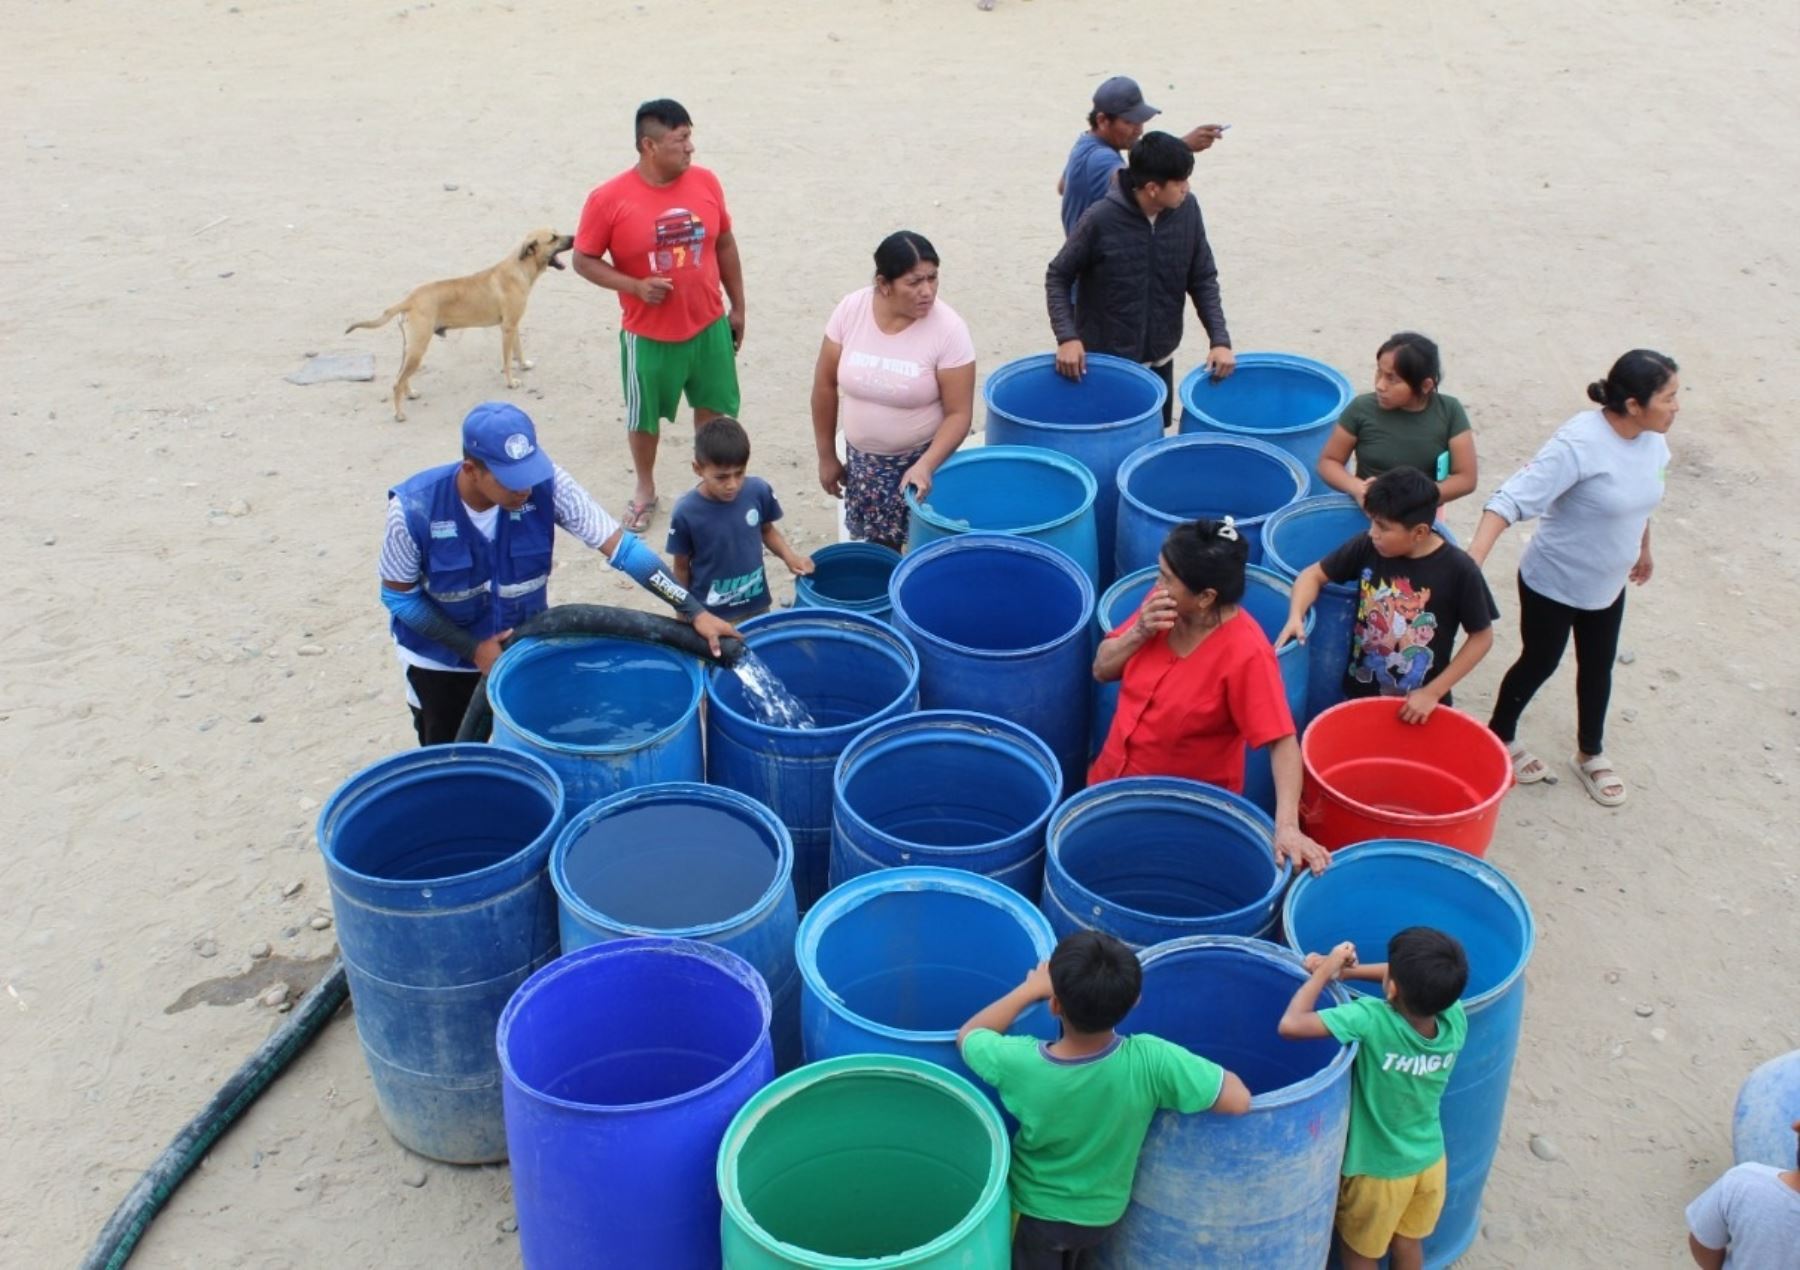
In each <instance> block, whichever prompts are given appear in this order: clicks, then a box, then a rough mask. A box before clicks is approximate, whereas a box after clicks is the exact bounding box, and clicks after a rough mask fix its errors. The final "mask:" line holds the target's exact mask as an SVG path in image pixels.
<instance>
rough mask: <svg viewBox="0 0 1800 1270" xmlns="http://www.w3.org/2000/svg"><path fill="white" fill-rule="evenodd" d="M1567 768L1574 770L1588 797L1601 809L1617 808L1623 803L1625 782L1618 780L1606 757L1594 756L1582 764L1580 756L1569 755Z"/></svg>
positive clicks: (1616, 773)
mask: <svg viewBox="0 0 1800 1270" xmlns="http://www.w3.org/2000/svg"><path fill="white" fill-rule="evenodd" d="M1569 766H1570V767H1572V768H1574V769H1575V778H1576V779H1577V780H1579V781H1580V782H1581V787H1582V788H1583V789H1585V790H1587V792H1588V797H1589V798H1592V799H1593V800H1594V801H1595V802H1597V803H1599V804H1600V805H1601V806H1602V807H1617V806H1618V805H1619V804H1620V803H1622V802H1624V801H1625V782H1624V781H1622V780H1620V779H1619V774H1618V772H1616V771H1614V770H1613V765H1612V760H1611V759H1609V758H1607V757H1606V755H1604V754H1596V755H1594V757H1592V758H1590V759H1588V760H1587V761H1586V762H1583V761H1582V758H1581V755H1579V754H1571V755H1569Z"/></svg>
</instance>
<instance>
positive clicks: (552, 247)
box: [344, 229, 575, 421]
mask: <svg viewBox="0 0 1800 1270" xmlns="http://www.w3.org/2000/svg"><path fill="white" fill-rule="evenodd" d="M574 245H575V240H574V239H573V238H571V237H570V236H569V235H567V234H559V233H557V232H556V231H555V230H554V229H540V230H536V231H535V232H533V233H532V234H531V236H530V237H528V238H527V239H526V240H525V241H524V242H522V243H520V244H519V249H518V250H517V251H515V252H513V253H511V254H510V255H508V256H507V257H506V259H505V260H502V261H501V262H500V263H499V264H497V265H495V266H494V267H493V268H491V269H483V270H482V271H481V272H480V273H472V274H470V275H469V276H468V277H466V278H446V279H445V280H444V281H442V282H427V283H426V284H425V285H424V286H422V287H419V288H417V289H415V290H414V291H412V292H411V293H410V294H409V295H408V296H407V297H406V299H404V300H402V301H400V303H398V304H396V305H394V306H393V307H392V308H390V309H389V310H388V311H387V312H385V313H383V314H382V315H381V316H380V317H377V318H370V319H369V320H368V321H366V322H352V323H351V324H350V325H349V326H347V327H345V328H344V334H346V335H348V334H349V333H350V332H351V331H366V330H372V329H374V328H375V327H378V326H385V325H386V324H387V323H388V322H390V321H392V320H393V318H394V316H395V314H402V315H404V318H405V320H404V321H403V322H402V324H401V328H400V329H401V332H402V335H403V337H404V341H405V342H404V343H403V345H402V347H403V348H404V350H405V360H404V361H403V362H402V363H401V366H400V375H399V378H397V379H395V380H394V418H395V419H396V420H401V421H404V420H405V419H406V410H405V409H404V406H403V403H404V402H405V400H406V399H407V398H408V397H417V396H418V395H419V394H418V391H417V390H416V389H414V388H413V386H412V377H413V372H414V371H416V370H418V369H419V363H420V362H422V361H424V360H425V348H426V345H427V344H429V343H430V341H431V337H432V334H433V333H434V332H435V333H436V334H438V335H442V334H443V333H444V332H445V331H449V330H460V329H462V328H464V327H471V326H497V327H499V328H500V373H501V375H503V376H504V377H505V379H506V386H507V387H508V388H517V387H518V386H519V381H518V379H517V378H515V377H514V375H513V365H514V363H517V364H518V367H519V369H520V370H530V369H531V365H532V364H531V363H530V362H528V361H526V360H525V353H524V350H523V349H522V348H520V346H519V319H520V318H522V317H524V316H525V302H526V301H527V300H529V299H530V298H531V285H532V283H534V282H536V281H537V280H538V276H539V275H540V274H542V273H543V272H544V270H545V269H546V268H549V269H561V268H562V267H563V262H562V261H560V260H558V259H557V257H558V256H560V255H562V254H563V253H564V252H566V251H568V250H569V249H570V248H571V247H573V246H574Z"/></svg>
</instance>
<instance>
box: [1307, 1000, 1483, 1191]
mask: <svg viewBox="0 0 1800 1270" xmlns="http://www.w3.org/2000/svg"><path fill="white" fill-rule="evenodd" d="M1319 1018H1320V1020H1321V1021H1322V1022H1323V1023H1324V1024H1325V1026H1326V1028H1327V1029H1328V1030H1329V1031H1330V1032H1331V1034H1332V1035H1333V1036H1335V1037H1337V1039H1338V1040H1340V1041H1342V1042H1344V1043H1345V1044H1346V1045H1347V1044H1349V1043H1350V1042H1351V1041H1357V1042H1360V1047H1359V1048H1358V1050H1357V1051H1356V1066H1355V1067H1354V1068H1353V1069H1352V1074H1351V1081H1350V1140H1349V1141H1348V1142H1347V1143H1346V1144H1345V1147H1344V1176H1345V1177H1387V1178H1394V1177H1411V1176H1412V1175H1413V1174H1415V1173H1422V1172H1424V1171H1425V1170H1426V1169H1428V1168H1430V1167H1431V1166H1432V1165H1433V1164H1436V1163H1437V1161H1438V1157H1439V1156H1441V1155H1443V1154H1444V1126H1443V1123H1442V1121H1440V1120H1439V1119H1438V1103H1439V1102H1440V1101H1442V1100H1443V1097H1444V1086H1446V1085H1448V1084H1449V1083H1450V1071H1451V1069H1452V1068H1453V1067H1454V1066H1455V1064H1456V1056H1457V1055H1458V1054H1459V1053H1461V1052H1462V1047H1463V1040H1464V1038H1465V1037H1467V1036H1468V1033H1469V1020H1468V1016H1467V1015H1466V1014H1464V1013H1463V1007H1462V1002H1460V1001H1458V1002H1457V1003H1456V1004H1455V1005H1452V1006H1451V1007H1450V1008H1449V1009H1448V1010H1445V1011H1444V1012H1443V1013H1442V1014H1440V1015H1438V1018H1437V1023H1438V1030H1437V1035H1436V1036H1434V1037H1432V1038H1431V1039H1430V1040H1426V1039H1425V1038H1424V1037H1422V1036H1420V1035H1419V1034H1418V1033H1417V1032H1416V1031H1414V1030H1413V1025H1412V1024H1410V1023H1408V1022H1407V1021H1406V1019H1405V1017H1404V1016H1403V1015H1402V1014H1401V1013H1400V1011H1398V1010H1396V1009H1395V1008H1394V1007H1393V1006H1391V1005H1389V1004H1388V1003H1387V1001H1386V1000H1385V999H1383V998H1382V997H1379V996H1365V997H1358V998H1357V999H1356V1000H1355V1001H1352V1002H1350V1004H1348V1005H1340V1006H1334V1007H1332V1008H1331V1009H1329V1010H1321V1011H1319Z"/></svg>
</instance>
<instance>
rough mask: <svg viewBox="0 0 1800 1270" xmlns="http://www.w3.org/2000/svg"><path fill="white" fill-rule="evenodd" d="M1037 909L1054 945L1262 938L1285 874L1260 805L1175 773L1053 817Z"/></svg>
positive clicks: (1068, 805)
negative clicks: (1081, 936) (1094, 937)
mask: <svg viewBox="0 0 1800 1270" xmlns="http://www.w3.org/2000/svg"><path fill="white" fill-rule="evenodd" d="M1046 844H1047V853H1046V857H1045V865H1044V896H1043V900H1042V902H1041V903H1040V905H1039V907H1041V908H1042V909H1043V910H1044V915H1045V916H1046V917H1048V918H1049V919H1050V926H1051V929H1053V930H1054V931H1055V932H1056V933H1057V935H1058V937H1061V936H1063V935H1069V934H1072V933H1074V932H1075V931H1077V930H1083V929H1086V930H1098V931H1103V932H1105V933H1106V934H1108V935H1112V936H1114V937H1115V938H1118V939H1122V940H1124V941H1125V942H1126V943H1128V944H1130V945H1131V946H1132V947H1133V948H1144V947H1148V946H1149V945H1151V944H1160V943H1162V942H1163V941H1165V940H1169V939H1180V938H1182V937H1184V936H1187V935H1266V934H1267V933H1268V932H1269V931H1271V930H1272V929H1274V926H1275V908H1276V906H1277V905H1278V904H1280V903H1281V894H1282V892H1283V891H1284V890H1286V889H1287V884H1288V881H1289V879H1290V878H1291V877H1292V875H1293V870H1292V867H1291V866H1290V865H1288V864H1286V863H1282V864H1279V865H1278V864H1276V863H1275V822H1274V821H1273V820H1271V819H1270V818H1269V816H1268V813H1266V812H1264V811H1263V810H1262V809H1261V808H1260V807H1254V806H1252V805H1251V804H1250V803H1248V802H1246V801H1245V800H1244V799H1242V798H1239V797H1238V796H1237V795H1235V794H1228V793H1226V792H1225V791H1224V790H1222V789H1219V788H1217V787H1216V786H1213V785H1205V784H1202V783H1201V782H1199V781H1190V780H1183V779H1181V778H1180V777H1178V776H1133V777H1127V778H1125V779H1123V780H1116V781H1104V782H1102V783H1101V784H1098V785H1094V786H1092V787H1090V788H1088V789H1084V790H1082V791H1081V792H1080V793H1079V794H1076V795H1075V796H1074V797H1072V798H1070V799H1069V800H1068V801H1067V802H1065V803H1064V804H1063V805H1062V806H1061V807H1058V808H1057V809H1056V815H1055V816H1054V817H1052V818H1051V821H1050V829H1049V832H1048V834H1047V835H1046Z"/></svg>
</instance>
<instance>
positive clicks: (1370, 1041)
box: [1279, 926, 1469, 1270]
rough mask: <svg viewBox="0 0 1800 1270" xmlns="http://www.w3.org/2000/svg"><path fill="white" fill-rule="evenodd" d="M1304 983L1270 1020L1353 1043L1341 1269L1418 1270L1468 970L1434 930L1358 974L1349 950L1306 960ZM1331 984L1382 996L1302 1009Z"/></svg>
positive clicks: (1433, 1222)
mask: <svg viewBox="0 0 1800 1270" xmlns="http://www.w3.org/2000/svg"><path fill="white" fill-rule="evenodd" d="M1306 968H1307V970H1308V971H1310V972H1311V978H1309V979H1307V981H1306V982H1305V983H1303V984H1301V985H1300V990H1299V991H1298V992H1296V993H1294V999H1293V1000H1292V1001H1290V1002H1288V1008H1287V1012H1286V1013H1285V1014H1283V1015H1282V1016H1281V1023H1280V1025H1279V1029H1280V1032H1281V1034H1282V1035H1283V1036H1285V1037H1287V1038H1288V1039H1289V1040H1321V1039H1323V1038H1325V1037H1335V1038H1336V1039H1337V1040H1339V1041H1341V1042H1343V1043H1344V1044H1346V1045H1348V1044H1349V1043H1350V1042H1351V1041H1359V1042H1361V1044H1360V1045H1359V1047H1358V1048H1357V1051H1356V1065H1355V1067H1354V1068H1352V1069H1351V1085H1350V1135H1349V1140H1348V1141H1347V1142H1346V1143H1345V1145H1344V1168H1343V1173H1344V1177H1343V1184H1342V1186H1341V1187H1340V1188H1339V1190H1338V1204H1337V1232H1338V1239H1339V1240H1340V1241H1341V1243H1342V1245H1343V1247H1342V1252H1341V1255H1342V1260H1343V1265H1344V1270H1375V1267H1376V1266H1377V1265H1379V1264H1380V1262H1381V1259H1382V1257H1384V1256H1385V1257H1387V1258H1389V1264H1390V1265H1391V1266H1392V1270H1419V1267H1421V1266H1423V1265H1424V1264H1425V1252H1424V1248H1423V1246H1422V1244H1421V1242H1420V1241H1422V1240H1423V1239H1424V1238H1425V1236H1427V1235H1429V1234H1430V1233H1431V1232H1432V1231H1433V1230H1435V1229H1437V1221H1438V1216H1439V1214H1441V1213H1442V1212H1443V1211H1444V1128H1443V1124H1442V1122H1441V1121H1440V1120H1439V1118H1438V1104H1439V1103H1440V1102H1441V1101H1442V1100H1443V1097H1444V1086H1446V1085H1448V1084H1449V1083H1450V1071H1451V1068H1452V1066H1453V1065H1454V1064H1455V1062H1456V1056H1457V1054H1458V1053H1460V1052H1461V1050H1462V1047H1463V1039H1464V1037H1465V1036H1466V1035H1467V1034H1468V1027H1469V1025H1468V1019H1467V1018H1466V1016H1465V1015H1464V1014H1463V1007H1462V1002H1461V1001H1460V1000H1459V999H1458V998H1460V997H1461V996H1462V993H1463V989H1464V988H1465V987H1467V986H1468V982H1469V962H1468V958H1467V957H1465V956H1464V955H1463V949H1462V945H1461V944H1459V943H1457V942H1456V940H1454V939H1452V938H1451V937H1450V936H1448V935H1446V934H1445V933H1444V932H1443V931H1441V930H1433V929H1432V928H1431V927H1429V926H1409V927H1408V928H1407V929H1405V930H1403V931H1401V932H1400V933H1399V934H1397V935H1395V936H1394V937H1393V938H1392V939H1390V940H1388V959H1387V962H1386V964H1371V965H1366V966H1359V965H1357V964H1356V948H1355V946H1354V945H1352V944H1348V943H1344V944H1339V945H1338V946H1337V947H1336V948H1333V949H1332V950H1331V952H1330V953H1328V954H1326V955H1325V956H1320V955H1319V954H1318V953H1308V954H1307V957H1306ZM1333 979H1365V980H1380V981H1381V989H1382V994H1383V995H1382V997H1381V998H1376V997H1373V996H1364V997H1358V998H1357V999H1356V1000H1355V1001H1352V1002H1351V1003H1350V1004H1348V1005H1340V1006H1334V1007H1332V1008H1331V1009H1329V1010H1318V1011H1315V1010H1314V1009H1313V1006H1314V1004H1315V1003H1316V1002H1317V1001H1318V999H1319V993H1320V992H1322V991H1324V989H1325V985H1326V984H1327V983H1329V982H1330V981H1331V980H1333Z"/></svg>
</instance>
